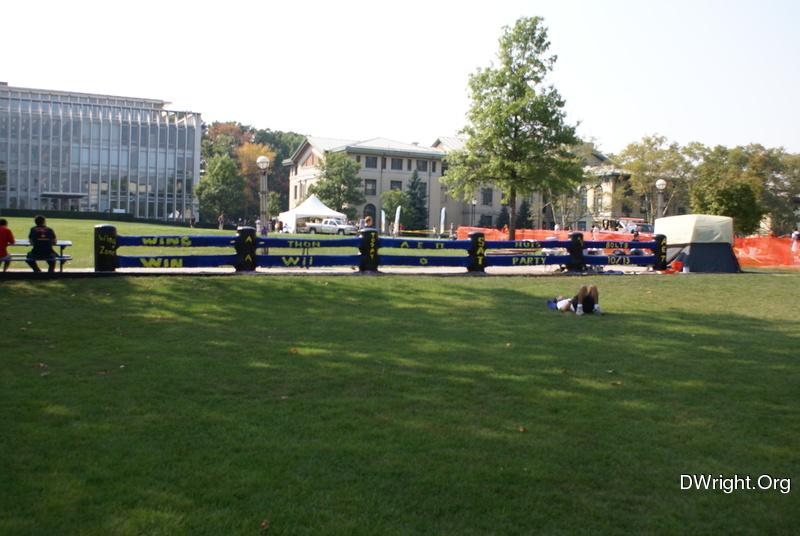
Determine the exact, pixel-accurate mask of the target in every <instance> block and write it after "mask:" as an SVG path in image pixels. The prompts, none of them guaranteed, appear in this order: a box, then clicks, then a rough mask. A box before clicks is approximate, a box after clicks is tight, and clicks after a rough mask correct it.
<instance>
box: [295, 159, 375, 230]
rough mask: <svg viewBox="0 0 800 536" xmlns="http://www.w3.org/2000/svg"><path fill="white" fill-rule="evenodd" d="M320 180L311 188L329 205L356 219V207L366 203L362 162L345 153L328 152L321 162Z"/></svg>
mask: <svg viewBox="0 0 800 536" xmlns="http://www.w3.org/2000/svg"><path fill="white" fill-rule="evenodd" d="M319 169H320V180H319V181H317V182H316V183H314V184H313V185H312V186H311V187H310V188H309V189H308V192H309V193H310V194H316V196H317V197H319V200H320V201H322V202H323V203H325V204H326V205H327V206H328V207H330V208H332V209H333V210H337V211H339V212H343V213H345V214H347V217H348V218H349V219H351V220H355V219H356V207H357V206H358V205H363V204H364V203H366V197H365V195H364V181H363V180H362V179H361V177H359V176H358V172H359V171H360V170H361V164H359V163H358V162H356V161H355V160H352V159H350V158H348V157H347V155H346V154H345V153H327V154H326V155H325V159H324V160H323V161H322V163H321V164H320V167H319Z"/></svg>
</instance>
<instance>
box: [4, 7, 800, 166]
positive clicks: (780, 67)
mask: <svg viewBox="0 0 800 536" xmlns="http://www.w3.org/2000/svg"><path fill="white" fill-rule="evenodd" d="M23 4H24V5H23ZM110 6H113V7H110ZM220 7H221V9H220ZM3 11H4V12H5V13H6V17H4V19H5V23H6V24H4V31H3V32H2V33H0V45H2V48H3V50H4V51H5V53H4V55H3V58H2V60H0V81H4V82H8V83H9V84H10V85H12V86H22V87H35V88H45V89H63V90H70V91H80V92H87V93H104V94H110V95H123V96H135V97H147V98H154V99H162V100H166V101H170V102H173V103H174V105H173V109H182V110H191V111H197V112H201V113H202V114H203V118H204V119H205V120H206V121H207V122H211V121H215V120H219V121H227V120H233V121H239V122H241V123H244V124H250V125H253V126H255V127H258V128H271V129H274V130H292V131H295V132H299V133H301V134H310V135H315V136H322V137H332V138H352V139H360V140H366V139H370V138H375V137H386V138H391V139H395V140H397V141H403V142H413V141H417V142H420V143H422V144H430V143H432V142H433V141H434V140H435V139H436V138H437V137H440V136H454V135H456V134H457V132H458V131H459V130H460V129H461V128H462V127H463V126H464V124H465V112H466V111H467V107H468V93H467V78H468V75H469V74H471V73H473V72H475V70H476V69H477V68H478V67H487V66H488V65H489V63H490V62H491V61H493V60H494V58H495V54H496V52H497V39H498V37H499V36H500V33H501V28H502V26H504V25H513V23H514V22H515V21H516V19H517V18H519V17H521V16H535V15H539V16H542V17H544V19H545V25H546V26H547V27H548V29H549V31H548V35H549V38H550V41H551V43H552V46H551V52H552V53H554V54H556V55H558V62H557V63H556V66H555V72H554V73H553V75H552V77H551V80H550V81H551V82H552V83H554V84H555V86H556V88H557V89H558V90H559V92H560V93H561V94H562V96H563V97H564V98H565V99H566V102H567V106H566V109H567V113H568V116H569V120H570V121H571V122H573V123H574V122H577V121H580V122H581V125H580V127H579V133H580V134H581V135H582V136H584V137H586V138H594V139H595V140H596V142H597V143H598V144H599V146H600V148H601V149H602V150H604V151H607V152H614V153H616V152H619V151H620V150H622V149H623V148H624V147H625V146H626V145H627V144H629V143H632V142H636V141H639V140H641V139H642V137H643V136H646V135H651V134H660V135H663V136H666V137H667V138H669V139H670V140H671V141H676V142H678V143H680V144H683V145H685V144H687V143H689V142H691V141H699V142H702V143H705V144H706V145H711V146H713V145H727V146H729V147H733V146H736V145H745V144H748V143H761V144H763V145H765V146H767V147H785V148H786V149H787V150H789V151H790V152H800V105H798V96H799V95H800V73H799V69H798V67H800V65H799V64H800V61H798V54H800V32H798V31H797V25H798V23H800V2H796V1H794V0H793V1H778V0H762V1H760V2H744V1H738V0H725V1H716V0H713V1H711V0H709V1H703V0H693V1H684V0H672V1H669V2H667V1H660V2H655V1H649V0H638V1H635V0H634V1H631V0H605V1H602V2H600V1H597V0H593V1H591V0H587V1H583V0H574V1H568V0H527V1H522V0H494V1H492V2H482V3H480V4H479V5H476V4H475V3H473V2H463V0H441V1H437V0H427V1H422V0H405V1H402V2H385V1H378V0H371V1H368V0H340V1H332V0H306V1H303V2H293V1H288V0H268V1H265V0H258V1H255V0H240V1H237V2H229V3H224V2H209V3H205V2H196V1H192V2H188V1H182V0H181V1H177V0H174V1H171V0H162V1H158V2H155V1H152V0H143V1H139V2H130V3H109V2H106V1H102V2H101V1H97V0H95V1H88V0H73V1H72V2H63V1H61V0H59V1H53V0H45V1H43V2H36V3H32V2H14V3H13V4H12V5H8V6H5V7H4V9H3ZM98 13H100V14H102V15H100V16H98Z"/></svg>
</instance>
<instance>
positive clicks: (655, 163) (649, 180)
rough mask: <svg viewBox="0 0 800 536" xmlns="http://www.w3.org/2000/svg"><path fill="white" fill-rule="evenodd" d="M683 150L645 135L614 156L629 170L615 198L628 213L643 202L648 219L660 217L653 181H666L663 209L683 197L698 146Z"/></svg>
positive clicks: (622, 166)
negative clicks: (624, 183)
mask: <svg viewBox="0 0 800 536" xmlns="http://www.w3.org/2000/svg"><path fill="white" fill-rule="evenodd" d="M689 149H690V150H688V151H687V150H684V149H683V148H682V147H681V146H680V145H679V144H677V143H675V142H670V141H669V140H668V139H667V138H666V137H664V136H658V135H652V136H645V137H644V138H642V141H640V142H636V143H631V144H628V146H627V147H625V149H624V150H623V151H622V152H621V153H620V154H619V156H618V157H616V162H617V164H618V165H619V166H620V167H621V168H622V169H623V170H624V171H625V172H626V173H630V174H631V176H630V179H629V180H628V181H627V184H626V185H625V187H624V188H623V189H621V190H620V191H619V193H618V195H617V197H616V199H615V201H616V202H618V203H620V204H621V205H622V206H623V209H625V210H626V211H628V212H631V211H633V210H634V209H636V208H638V207H639V206H640V205H644V207H645V209H646V212H647V214H646V216H647V219H648V220H652V219H654V218H661V217H662V216H664V214H656V212H657V211H658V207H657V200H658V191H657V189H656V181H658V180H659V179H664V180H665V181H667V190H666V194H665V202H664V212H665V213H666V212H667V210H668V209H669V207H670V206H671V205H673V204H676V203H679V202H680V201H682V200H686V194H687V191H688V181H689V180H690V179H691V177H692V174H693V172H694V168H693V167H692V160H693V158H696V154H697V152H698V151H701V152H702V149H703V148H702V146H699V145H697V146H692V147H690V148H689Z"/></svg>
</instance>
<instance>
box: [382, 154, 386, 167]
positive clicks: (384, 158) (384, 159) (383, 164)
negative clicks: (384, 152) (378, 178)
mask: <svg viewBox="0 0 800 536" xmlns="http://www.w3.org/2000/svg"><path fill="white" fill-rule="evenodd" d="M381 169H386V157H385V156H382V157H381Z"/></svg>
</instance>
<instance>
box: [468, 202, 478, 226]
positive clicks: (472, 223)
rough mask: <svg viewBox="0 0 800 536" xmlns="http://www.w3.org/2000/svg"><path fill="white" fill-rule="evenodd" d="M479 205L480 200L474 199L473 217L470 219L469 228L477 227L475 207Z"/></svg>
mask: <svg viewBox="0 0 800 536" xmlns="http://www.w3.org/2000/svg"><path fill="white" fill-rule="evenodd" d="M477 204H478V200H477V199H475V198H474V197H473V198H472V216H470V218H469V226H470V227H475V205H477Z"/></svg>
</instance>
